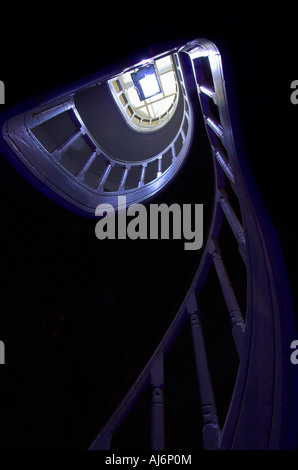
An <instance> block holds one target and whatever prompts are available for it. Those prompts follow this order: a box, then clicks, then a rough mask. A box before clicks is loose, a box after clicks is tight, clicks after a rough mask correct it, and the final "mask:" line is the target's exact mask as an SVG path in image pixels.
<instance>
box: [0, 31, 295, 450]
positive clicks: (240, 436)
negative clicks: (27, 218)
mask: <svg viewBox="0 0 298 470" xmlns="http://www.w3.org/2000/svg"><path fill="white" fill-rule="evenodd" d="M181 54H187V55H188V57H189V60H190V63H191V67H192V72H193V76H194V80H195V84H196V87H197V92H198V98H199V104H200V107H201V111H202V114H203V118H204V122H205V128H206V132H207V136H208V139H209V142H210V146H211V149H212V158H213V166H214V176H215V177H214V181H215V187H214V207H213V216H212V222H211V226H210V230H209V234H208V237H207V240H206V243H205V248H204V252H203V255H202V258H201V262H200V264H199V267H198V269H197V271H196V273H195V276H194V279H193V281H192V283H191V286H190V288H189V290H188V293H187V295H186V297H185V299H184V301H183V303H182V305H181V307H180V309H179V311H178V313H177V314H176V316H175V317H174V319H173V321H172V323H171V325H170V326H169V329H168V330H167V332H166V334H165V335H164V336H163V338H162V340H161V342H160V344H159V346H158V347H157V349H156V350H155V352H154V353H153V355H152V357H151V359H150V360H149V362H148V363H147V365H146V366H145V368H144V369H143V371H142V372H141V374H140V375H139V377H138V379H137V380H136V382H135V383H134V385H133V386H132V388H131V389H130V390H129V392H128V393H127V394H126V395H125V397H124V398H123V400H122V401H121V403H120V405H119V407H118V408H117V409H116V411H115V412H114V413H113V415H112V416H111V418H110V419H109V421H108V422H107V423H106V425H105V426H104V427H103V429H102V430H101V431H100V432H99V434H98V435H97V437H96V438H95V439H94V441H93V442H92V444H91V445H90V450H96V449H109V448H110V447H111V443H112V439H113V436H114V435H115V432H116V431H117V429H118V428H119V426H120V424H121V423H122V422H123V421H124V420H125V418H126V417H127V416H128V415H129V412H130V411H131V410H132V408H133V407H134V406H135V404H136V403H137V401H138V399H139V397H140V396H141V395H142V393H143V392H144V391H145V389H146V388H147V386H148V385H150V387H151V449H153V450H155V449H156V450H157V449H166V448H167V441H166V432H165V429H166V428H165V400H166V388H165V371H164V365H165V358H166V357H167V355H168V354H169V352H170V350H171V348H172V346H173V345H174V343H175V341H176V339H177V337H178V336H179V333H180V332H181V330H182V327H183V325H184V324H185V323H186V322H189V324H190V328H191V333H192V341H193V352H194V359H195V367H196V373H197V380H198V388H199V394H200V402H201V412H202V421H203V428H202V437H203V446H204V449H288V448H295V447H296V443H297V428H298V426H297V422H298V416H297V407H296V403H295V397H294V394H295V390H296V389H297V383H298V382H297V374H296V370H294V369H293V367H292V366H291V364H290V358H289V348H290V344H291V341H292V340H293V339H295V333H296V329H295V324H294V320H293V318H294V316H293V309H292V305H291V301H290V294H289V291H288V285H287V280H286V277H285V276H286V275H285V271H284V265H283V260H282V258H281V257H280V255H279V252H278V245H277V244H276V240H275V235H274V233H272V231H271V225H270V223H269V222H268V219H267V217H266V215H265V213H264V212H263V208H262V204H261V202H260V200H259V199H258V195H257V194H256V193H255V190H254V188H253V186H252V185H251V184H250V182H249V178H248V177H247V175H246V174H245V170H244V169H243V168H244V167H243V164H242V157H241V155H240V154H239V151H238V149H237V145H236V143H235V142H236V141H235V138H234V135H233V127H232V125H231V120H230V113H229V105H228V101H227V96H226V87H225V79H224V75H223V69H222V62H221V55H220V53H219V51H218V49H217V47H216V46H215V45H214V44H213V43H211V42H210V41H207V40H205V39H198V40H194V41H191V42H189V43H187V44H185V45H184V46H182V47H180V48H179V50H178V49H177V50H176V51H175V52H174V56H175V59H176V66H177V67H178V70H180V68H179V67H180V65H179V57H180V55H181ZM179 76H180V79H181V81H182V89H183V95H184V101H185V103H186V104H185V113H184V119H183V121H182V123H181V126H180V128H179V131H178V133H177V135H176V137H175V139H174V140H173V141H172V142H171V143H170V144H169V145H168V146H167V147H166V148H165V150H164V152H162V153H161V154H158V155H156V156H154V157H153V158H152V159H151V160H152V161H156V163H157V168H158V169H157V174H156V177H155V178H154V179H153V180H152V181H149V182H147V183H145V179H144V178H145V172H146V165H147V164H148V162H145V161H142V160H140V161H139V162H136V163H125V162H120V161H118V160H117V159H116V158H113V157H112V156H110V155H108V154H107V153H106V152H105V151H104V149H103V148H101V147H100V145H99V143H98V142H95V141H94V139H93V137H92V135H90V133H89V132H88V129H86V127H85V126H84V123H83V122H82V120H81V119H80V116H79V114H78V112H77V110H76V107H75V104H74V100H73V94H71V95H70V96H67V97H66V98H63V99H60V100H59V101H58V102H51V103H47V104H44V105H43V106H39V107H37V108H36V109H34V110H30V111H26V112H24V113H21V114H19V115H17V116H14V117H12V118H10V119H8V120H7V121H6V122H5V123H4V125H3V127H2V133H3V136H4V138H5V140H6V145H8V146H9V148H10V152H11V153H15V154H16V155H17V157H18V158H19V159H20V161H21V165H23V166H24V167H25V168H26V170H27V171H28V172H29V173H30V174H31V175H33V177H34V178H37V179H38V180H40V181H41V182H42V183H43V184H44V185H46V186H47V187H48V188H49V189H50V190H51V191H52V192H53V193H55V194H56V196H57V195H58V197H59V198H60V202H61V201H63V202H64V203H65V202H66V204H68V205H69V207H70V208H73V207H76V208H77V209H78V210H81V211H82V212H83V213H85V214H86V213H87V214H88V213H91V212H92V215H94V209H95V207H96V206H97V205H98V204H99V203H101V202H103V201H104V200H106V201H108V202H110V203H111V204H113V202H115V198H116V197H117V196H118V194H126V195H127V202H128V203H131V202H137V201H143V200H144V199H146V198H147V197H152V195H154V194H155V193H156V192H157V191H159V190H160V188H161V187H163V185H164V184H166V183H167V182H169V181H170V180H171V178H172V176H173V175H174V174H176V172H177V171H178V169H179V168H180V166H181V164H182V162H183V160H184V158H185V157H186V155H187V152H188V149H189V145H190V143H191V136H192V132H193V120H192V111H191V106H190V104H189V102H188V97H187V91H186V89H185V85H184V84H183V73H182V72H181V70H180V73H179ZM69 112H71V113H72V118H74V119H75V122H76V129H75V131H74V132H72V133H71V134H70V135H68V136H67V137H66V139H65V140H64V141H63V142H61V144H60V145H59V146H58V147H56V148H54V149H52V150H51V151H50V150H47V149H45V148H44V147H43V146H42V145H41V144H40V141H39V140H38V139H37V138H36V136H35V134H34V129H35V128H36V127H38V126H39V125H41V124H42V123H43V122H45V121H48V120H50V119H52V118H54V117H57V116H59V115H60V114H63V113H69ZM82 138H84V139H87V141H88V145H89V146H90V154H89V155H88V157H87V158H86V160H85V161H84V162H83V163H82V165H81V166H80V167H79V168H78V169H77V171H76V172H73V173H71V172H70V171H68V170H67V169H66V168H63V167H62V165H61V163H60V162H61V158H62V156H63V154H64V152H65V151H66V150H67V149H69V148H70V147H71V146H72V145H74V144H75V143H77V142H78V140H79V139H82ZM178 139H180V140H181V139H182V145H180V148H179V150H177V147H176V144H177V142H178ZM169 153H170V155H171V165H170V166H169V168H167V169H166V170H164V168H163V158H164V156H165V155H166V154H167V155H168V154H169ZM99 158H100V159H101V161H102V163H103V166H102V172H101V173H100V174H98V180H97V184H96V186H94V187H93V188H92V187H90V186H88V185H86V176H87V175H88V171H89V169H90V167H91V166H92V164H93V162H94V161H95V160H96V159H99ZM41 159H42V163H41ZM115 166H119V167H120V169H121V171H120V172H119V175H120V176H119V180H118V182H117V184H116V187H115V189H112V190H109V191H107V190H106V189H107V187H106V186H105V184H106V182H107V181H108V178H109V175H110V172H111V169H112V168H113V167H115ZM134 166H138V169H139V171H140V173H139V178H137V179H136V183H135V186H134V187H133V188H127V187H126V181H127V177H128V175H129V172H130V171H131V169H132V167H134ZM105 198H106V199H105ZM113 205H116V204H115V203H114V204H113ZM224 224H226V225H227V226H228V228H229V230H230V233H231V234H232V236H233V242H234V247H236V251H235V253H236V252H237V253H239V255H240V259H241V263H242V265H243V269H244V270H245V273H246V274H245V276H244V280H243V283H244V284H243V291H244V292H245V294H244V296H245V302H243V299H239V298H238V296H237V293H236V292H235V290H234V288H233V286H232V282H231V280H230V275H229V274H230V266H231V264H233V263H234V257H233V256H234V255H232V256H231V255H230V254H229V253H228V252H227V251H226V248H225V246H222V244H221V233H222V228H223V225H224ZM235 256H236V255H235ZM211 267H213V268H214V272H215V273H216V280H217V283H216V285H215V286H214V295H222V296H223V299H224V303H225V307H226V312H224V311H223V312H222V314H223V315H224V314H227V315H228V318H229V321H230V328H231V337H232V339H233V341H234V344H235V349H236V351H237V355H238V362H239V366H238V372H237V377H236V381H235V384H234V390H233V394H232V398H231V401H230V405H229V410H228V412H227V415H226V418H225V421H224V424H223V425H220V424H219V419H218V412H217V403H216V400H215V393H214V389H213V384H212V379H211V374H210V370H209V365H208V356H207V350H206V347H205V332H204V328H203V327H202V313H201V312H202V311H201V300H200V299H201V293H202V291H203V288H204V285H205V282H206V280H207V279H208V278H209V277H210V272H211ZM219 291H220V292H221V294H220V292H219ZM243 305H245V307H244V308H243Z"/></svg>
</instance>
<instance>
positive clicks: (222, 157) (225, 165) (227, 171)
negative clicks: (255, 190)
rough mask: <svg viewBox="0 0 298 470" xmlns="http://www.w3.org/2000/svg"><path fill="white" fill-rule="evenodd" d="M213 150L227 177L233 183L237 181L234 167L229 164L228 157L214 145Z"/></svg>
mask: <svg viewBox="0 0 298 470" xmlns="http://www.w3.org/2000/svg"><path fill="white" fill-rule="evenodd" d="M211 147H212V150H213V151H214V155H215V158H216V160H217V161H218V163H219V164H220V166H221V167H222V169H223V171H224V172H225V174H226V176H227V178H228V179H229V180H230V181H231V183H233V184H234V183H235V178H234V174H233V172H232V169H231V167H230V165H229V162H228V159H227V157H226V156H225V155H223V153H222V152H220V151H219V150H218V149H217V148H216V147H215V146H214V145H212V146H211Z"/></svg>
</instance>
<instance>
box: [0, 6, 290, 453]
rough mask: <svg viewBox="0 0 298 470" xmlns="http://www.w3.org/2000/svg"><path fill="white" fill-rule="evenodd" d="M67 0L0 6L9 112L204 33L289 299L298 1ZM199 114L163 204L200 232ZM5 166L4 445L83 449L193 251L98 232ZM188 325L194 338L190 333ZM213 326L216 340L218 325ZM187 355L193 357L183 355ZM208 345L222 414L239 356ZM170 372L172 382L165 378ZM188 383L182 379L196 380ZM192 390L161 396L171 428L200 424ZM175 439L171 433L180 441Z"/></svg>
mask: <svg viewBox="0 0 298 470" xmlns="http://www.w3.org/2000/svg"><path fill="white" fill-rule="evenodd" d="M75 8H76V7H75V6H72V8H70V7H68V8H65V9H64V10H63V9H62V10H61V8H59V9H58V8H57V9H55V7H54V6H53V4H51V5H50V6H49V7H43V8H42V11H41V9H40V10H37V11H36V9H35V7H34V8H33V7H31V9H30V8H29V7H25V8H24V11H21V10H20V7H18V8H16V10H15V11H10V12H7V13H6V14H5V15H4V21H7V25H8V27H7V28H5V29H3V30H1V32H0V40H1V62H0V79H1V80H3V81H4V83H5V86H6V104H5V106H3V109H8V108H9V107H10V106H13V105H16V104H18V103H20V102H22V101H23V100H26V99H28V98H31V97H32V96H36V95H43V94H46V93H47V91H51V90H54V89H55V88H56V87H63V86H67V85H68V84H69V83H71V82H74V81H76V80H78V79H81V78H84V77H85V76H88V75H90V74H93V73H95V72H97V71H99V70H102V69H105V68H108V67H112V66H114V64H126V65H131V64H133V63H135V62H137V60H138V59H142V58H144V57H146V56H150V55H151V52H152V51H154V50H155V49H156V47H157V46H156V45H160V44H163V45H164V50H167V49H168V48H170V47H171V46H172V45H175V44H176V43H181V44H183V43H184V42H187V41H188V40H192V39H194V38H197V37H206V38H208V39H210V40H212V41H214V42H215V44H216V45H217V46H218V48H219V50H220V51H221V52H222V57H223V66H224V73H225V76H226V81H227V82H229V87H230V89H231V91H232V92H233V98H234V102H235V104H236V105H237V110H238V115H237V117H236V118H237V125H238V126H239V128H240V129H241V130H242V138H243V143H244V147H245V149H246V154H247V158H248V160H249V163H250V165H251V168H252V170H253V173H254V176H255V181H256V186H258V187H259V189H260V190H261V194H262V196H263V199H264V201H265V204H266V206H267V208H268V212H269V214H270V216H271V218H272V221H273V223H274V225H275V227H276V230H277V233H278V237H279V240H280V243H281V247H282V250H283V253H284V257H285V261H286V264H287V267H288V273H289V276H290V282H291V287H292V295H293V300H294V303H295V304H296V300H297V294H296V285H297V275H296V269H295V264H296V235H295V231H296V229H295V215H296V191H295V188H296V176H295V166H294V165H295V160H296V158H297V157H296V153H297V151H296V120H297V113H298V106H297V108H296V107H295V106H294V105H292V104H291V102H290V94H291V90H290V84H291V82H292V81H293V80H295V79H297V78H298V70H297V65H296V43H295V34H294V31H295V14H296V13H297V12H296V11H293V10H295V9H297V8H296V7H295V6H294V7H293V6H292V5H290V6H289V7H288V6H287V5H286V4H285V3H283V6H282V7H281V6H278V7H277V6H276V5H275V6H272V5H270V8H267V7H266V6H264V7H260V6H258V7H253V6H252V4H251V3H249V4H246V3H245V4H242V5H241V6H232V5H225V6H222V5H220V6H219V7H218V6H210V5H208V7H205V8H204V7H201V6H186V5H184V4H181V5H179V6H178V8H177V7H176V5H174V4H166V5H165V6H160V5H158V7H157V11H156V12H153V11H149V6H146V8H145V7H144V8H143V7H141V6H140V5H138V6H137V7H136V6H130V7H129V6H128V5H127V4H125V5H124V4H122V3H120V4H119V5H118V4H117V5H116V6H115V7H114V6H113V7H110V8H109V7H108V9H107V6H106V5H103V4H100V5H99V6H97V5H95V4H94V3H92V4H86V6H85V5H81V6H80V11H79V12H78V14H74V13H73V10H74V9H75ZM81 9H83V10H84V11H81ZM162 47H163V46H162ZM135 59H136V60H135ZM196 119H197V121H196V122H197V124H198V129H199V132H198V134H199V135H198V138H197V140H195V142H194V144H193V149H192V153H191V155H190V157H189V159H188V162H187V163H186V165H185V168H184V170H183V172H184V173H183V174H182V175H181V176H179V177H178V178H177V180H176V181H175V183H174V186H173V187H172V188H169V189H168V190H166V191H165V192H164V193H163V194H162V195H161V196H160V197H159V198H158V199H157V202H158V201H163V202H167V201H172V202H180V203H181V202H182V203H183V202H185V203H187V202H190V201H191V202H193V201H195V202H203V203H204V211H205V219H206V227H207V223H208V216H209V214H210V210H211V201H210V196H211V194H212V193H211V190H212V184H211V183H212V169H211V167H210V163H209V162H208V159H204V158H202V160H198V159H197V158H196V156H197V155H198V154H199V153H200V154H201V153H202V149H204V148H205V146H206V142H204V138H203V136H202V135H201V134H200V132H201V131H200V129H201V127H200V126H201V123H200V116H199V115H196ZM200 138H201V139H202V141H203V143H201V141H200ZM206 149H207V147H206ZM206 152H207V150H206ZM203 153H204V152H203ZM207 155H208V152H207ZM0 165H1V171H0V178H1V213H2V217H1V242H2V243H1V246H2V254H1V294H2V295H1V300H2V302H1V307H2V308H1V311H2V312H1V320H0V326H1V332H0V339H1V340H3V341H4V343H5V346H6V365H5V366H2V367H1V370H0V380H1V403H0V409H1V425H0V429H1V434H0V436H1V440H0V448H2V449H47V450H52V449H78V448H79V449H81V448H82V449H83V448H86V446H88V444H89V443H90V436H94V432H95V431H96V430H99V429H100V427H101V426H102V424H103V423H104V422H105V420H106V419H107V418H108V417H109V415H110V412H111V411H112V410H113V409H114V406H115V405H116V404H117V402H118V400H119V399H120V398H121V396H122V395H123V393H124V392H125V390H126V389H127V387H128V386H129V385H130V384H131V383H132V382H133V380H134V378H135V376H136V374H137V373H138V372H139V371H140V370H141V369H140V368H141V367H142V366H143V365H144V364H145V361H146V359H147V358H148V357H149V356H150V353H151V352H152V351H153V348H154V346H156V344H157V343H158V341H159V339H160V338H161V335H162V332H163V331H165V329H166V327H167V326H168V324H169V321H170V319H171V318H172V317H173V314H174V313H175V311H176V309H177V307H178V306H179V303H180V302H181V300H182V299H183V295H184V293H185V289H186V286H187V284H188V282H189V280H190V279H191V273H192V272H193V269H194V268H195V267H196V265H197V262H198V260H199V256H200V253H192V252H185V251H184V250H183V246H182V243H181V244H179V242H175V243H174V242H170V241H169V243H167V242H165V241H162V240H161V241H129V240H124V241H110V240H106V241H101V242H100V241H99V240H97V239H96V237H95V234H94V227H95V221H93V220H89V219H84V218H81V217H79V216H77V215H76V214H73V213H71V212H68V211H67V210H66V209H64V208H63V207H60V206H58V205H57V204H56V203H54V202H53V201H51V200H49V199H47V198H46V196H44V195H43V194H42V193H40V192H39V191H38V190H36V189H35V188H34V187H33V186H31V185H30V184H29V183H28V182H27V181H26V180H25V179H24V178H23V177H22V176H21V175H19V173H17V171H16V170H15V169H14V168H13V167H12V166H11V165H10V163H8V162H7V161H6V159H5V158H4V157H2V158H1V161H0ZM206 308H207V307H206ZM222 327H223V328H226V324H224V325H222ZM183 334H184V335H185V341H184V343H185V344H188V335H189V332H188V331H185V332H184V333H183ZM214 334H215V335H216V334H217V335H218V336H217V338H220V337H221V332H220V331H218V332H217V333H216V332H215V333H214ZM215 343H216V341H215ZM210 348H211V346H210ZM229 348H230V349H229ZM225 349H227V352H226V353H225V352H224V350H225ZM185 354H186V356H184V357H189V364H191V360H192V359H191V358H190V353H189V352H187V351H186V352H185ZM187 354H189V356H187ZM213 354H214V356H213V359H212V360H211V362H212V361H213V364H214V367H213V370H214V380H215V384H216V396H217V398H218V400H219V401H222V409H223V411H222V413H223V415H224V413H225V409H226V406H227V403H228V400H229V397H230V394H231V389H232V384H233V380H234V373H235V368H236V365H237V364H236V363H235V361H234V351H232V346H230V345H225V344H223V343H220V344H218V342H217V349H215V350H214V352H213ZM221 356H223V358H224V359H226V360H227V362H229V360H230V365H229V366H227V365H226V366H223V367H222V368H220V367H218V366H217V365H216V364H218V362H219V358H220V357H221ZM179 357H180V356H179V353H178V352H175V351H174V353H173V355H172V358H171V359H169V370H170V371H171V370H173V371H177V370H180V369H181V368H183V364H182V362H181V359H179ZM171 361H172V362H171ZM168 380H169V382H171V380H173V379H172V376H171V374H170V373H169V378H168ZM193 380H194V379H193V378H190V379H189V383H187V385H185V382H183V384H184V385H181V384H180V388H182V389H183V388H184V387H186V386H187V389H188V390H191V389H192V385H193V382H192V381H193ZM180 388H179V390H180ZM196 399H197V396H196V394H195V393H194V394H193V395H192V393H190V396H189V397H188V400H186V401H187V403H186V404H181V405H180V407H179V409H178V408H177V409H175V408H174V405H172V404H171V400H170V405H169V407H171V406H172V407H173V410H174V414H175V416H176V418H175V419H176V421H175V420H174V421H173V429H176V431H175V432H176V434H175V436H177V434H179V433H178V431H177V429H180V428H181V427H183V416H184V415H185V413H189V414H191V413H192V414H193V415H194V416H195V417H197V419H198V420H199V419H200V418H199V410H198V407H197V405H195V403H196ZM173 401H174V399H173ZM143 413H144V416H143V415H142V416H143V417H144V420H143V422H145V420H146V419H147V417H146V412H144V411H143ZM140 419H141V418H139V420H140ZM93 426H95V427H93ZM131 426H132V427H133V424H132V425H131ZM189 429H190V430H192V425H190V426H189ZM173 434H174V432H172V434H171V432H170V437H169V441H170V442H171V445H172V447H173V448H177V445H176V440H175V439H176V438H177V437H175V436H174V435H173ZM190 435H191V437H190V436H187V435H186V436H182V442H190V447H191V446H192V445H193V442H192V440H191V439H193V440H195V439H199V436H197V434H194V433H191V432H190ZM122 437H123V436H122ZM147 437H148V436H147ZM147 437H146V439H147ZM180 437H181V436H180ZM146 439H145V438H144V442H145V440H146ZM183 439H184V441H183ZM189 439H190V441H189ZM122 445H124V444H122ZM138 445H140V446H142V443H139V444H138Z"/></svg>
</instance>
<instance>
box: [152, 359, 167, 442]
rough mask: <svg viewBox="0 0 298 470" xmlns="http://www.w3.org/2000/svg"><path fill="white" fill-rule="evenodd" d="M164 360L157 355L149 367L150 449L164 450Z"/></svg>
mask: <svg viewBox="0 0 298 470" xmlns="http://www.w3.org/2000/svg"><path fill="white" fill-rule="evenodd" d="M163 361H164V358H163V354H162V353H159V354H158V355H157V356H156V357H155V358H154V362H153V364H152V366H151V371H150V375H151V389H152V398H151V449H152V450H164V449H165V410H164V362H163Z"/></svg>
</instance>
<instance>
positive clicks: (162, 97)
mask: <svg viewBox="0 0 298 470" xmlns="http://www.w3.org/2000/svg"><path fill="white" fill-rule="evenodd" d="M109 84H110V88H111V91H112V93H113V96H114V98H115V100H116V102H117V104H118V106H119V108H120V110H121V112H122V114H123V115H124V117H125V119H126V120H127V122H128V124H130V125H131V126H132V127H134V128H135V129H137V130H139V131H150V130H155V129H157V128H159V127H162V126H163V125H165V124H166V123H167V122H168V121H169V119H170V118H171V117H172V116H173V114H174V111H175V109H176V106H177V103H178V95H179V87H178V80H177V76H176V70H175V65H174V61H173V57H172V55H168V56H165V57H162V58H160V59H157V60H154V61H151V62H149V63H147V64H146V63H145V64H142V65H141V66H140V67H136V68H135V69H133V70H130V71H129V72H125V73H123V74H121V75H119V76H118V77H117V78H115V79H112V80H110V82H109Z"/></svg>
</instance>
